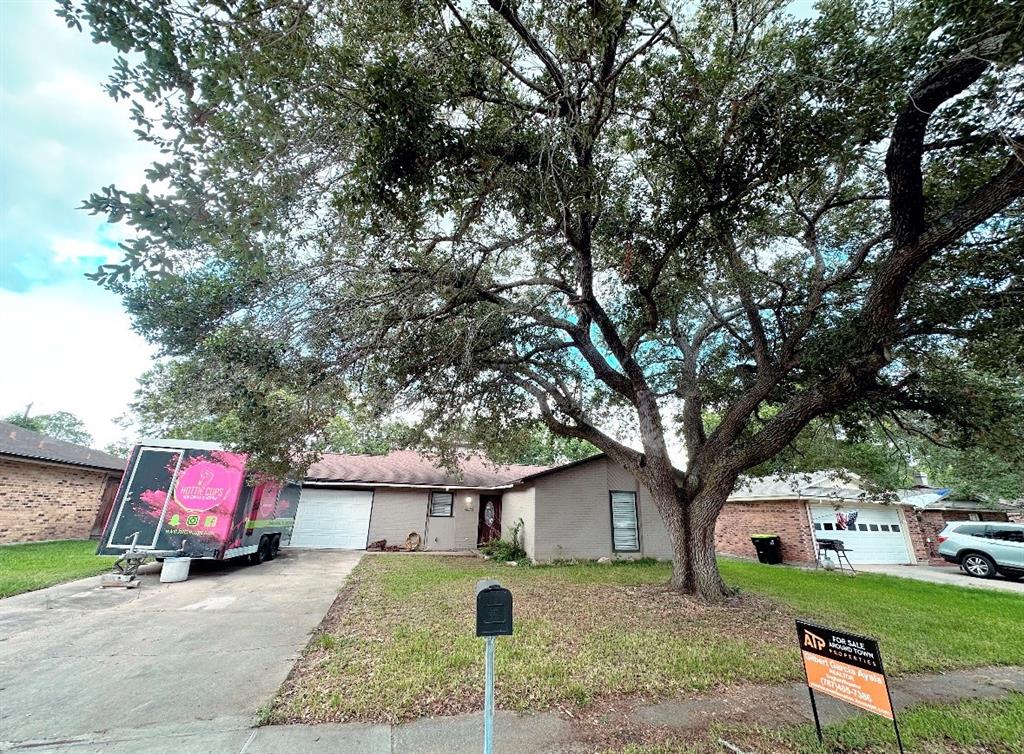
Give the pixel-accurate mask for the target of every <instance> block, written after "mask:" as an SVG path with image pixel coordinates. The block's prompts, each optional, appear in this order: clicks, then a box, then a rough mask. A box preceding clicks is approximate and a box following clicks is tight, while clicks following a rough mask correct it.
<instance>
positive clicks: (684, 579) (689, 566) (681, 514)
mask: <svg viewBox="0 0 1024 754" xmlns="http://www.w3.org/2000/svg"><path fill="white" fill-rule="evenodd" d="M727 496H728V492H724V493H722V492H718V493H717V494H711V493H710V492H705V493H701V494H698V495H697V496H696V497H694V498H692V499H687V498H686V496H685V494H684V493H683V492H682V491H681V490H677V491H676V494H675V496H674V499H672V500H671V501H658V500H657V498H656V502H657V503H658V510H659V511H661V512H662V518H663V519H664V521H665V526H666V528H667V529H668V535H669V540H670V541H671V542H672V580H671V582H670V583H671V585H672V586H673V587H675V588H676V589H678V590H680V591H681V592H684V593H686V594H692V595H694V596H695V597H697V598H699V599H701V600H703V601H705V602H719V601H721V600H723V599H724V598H726V597H729V596H732V594H733V593H734V592H733V590H731V589H730V588H729V587H727V586H726V585H725V582H724V581H722V577H721V574H719V572H718V561H717V560H716V559H715V522H716V521H717V520H718V513H719V511H720V510H721V509H722V505H723V504H724V503H725V499H726V497H727ZM665 502H671V505H665V504H664V503H665ZM666 513H667V514H668V515H667V516H666Z"/></svg>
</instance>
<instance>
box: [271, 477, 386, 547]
mask: <svg viewBox="0 0 1024 754" xmlns="http://www.w3.org/2000/svg"><path fill="white" fill-rule="evenodd" d="M372 506H373V493H372V492H368V491H364V490H325V489H317V488H315V487H303V488H302V496H301V497H300V498H299V507H298V509H297V510H296V511H295V528H294V529H292V541H291V545H290V546H291V547H317V548H330V549H337V550H362V549H363V548H365V547H366V537H367V535H368V534H369V531H370V508H371V507H372Z"/></svg>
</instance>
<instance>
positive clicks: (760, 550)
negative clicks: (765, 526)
mask: <svg viewBox="0 0 1024 754" xmlns="http://www.w3.org/2000/svg"><path fill="white" fill-rule="evenodd" d="M750 541H751V542H753V543H754V549H755V550H757V559H758V560H759V561H760V562H762V563H768V564H770V565H775V564H778V563H781V562H782V541H781V540H780V539H779V535H778V534H755V535H754V536H752V537H751V538H750Z"/></svg>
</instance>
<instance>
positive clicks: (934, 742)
mask: <svg viewBox="0 0 1024 754" xmlns="http://www.w3.org/2000/svg"><path fill="white" fill-rule="evenodd" d="M899 724H900V736H901V738H902V739H903V747H904V750H905V751H906V752H907V754H982V752H984V754H1024V735H1022V731H1024V694H1010V695H1009V696H1007V697H1006V698H1005V699H999V700H985V701H966V702H961V703H959V704H952V705H920V706H916V707H912V708H910V709H908V710H906V711H904V712H902V713H900V715H899ZM823 734H824V739H825V744H824V746H823V745H821V744H819V743H818V738H817V735H816V734H815V732H814V726H813V725H801V726H799V727H796V728H784V729H781V730H763V729H755V730H750V729H742V728H737V727H730V726H719V727H717V728H716V729H714V730H712V731H711V732H710V733H709V734H708V735H707V737H706V738H705V739H704V740H702V741H693V740H689V741H687V740H679V741H673V740H671V739H668V740H665V741H662V742H660V743H656V744H651V745H630V746H627V747H625V748H623V749H615V750H610V751H608V752H607V753H606V754H726V753H727V752H730V750H729V749H728V748H727V747H725V746H723V745H722V744H721V743H720V741H727V742H728V743H730V744H732V745H733V746H736V747H737V748H739V749H740V750H741V751H744V752H750V753H751V754H753V752H761V753H762V754H767V752H771V753H772V754H896V752H898V748H897V746H896V736H895V735H894V734H893V728H892V724H891V723H890V722H889V721H888V720H884V719H883V718H880V717H876V716H874V715H864V716H858V717H854V718H851V719H849V720H846V721H844V722H842V723H837V724H835V725H827V726H825V727H824V729H823Z"/></svg>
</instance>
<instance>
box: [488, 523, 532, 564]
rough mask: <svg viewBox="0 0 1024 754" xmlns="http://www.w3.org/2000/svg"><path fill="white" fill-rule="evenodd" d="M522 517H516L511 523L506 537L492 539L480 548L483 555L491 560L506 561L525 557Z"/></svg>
mask: <svg viewBox="0 0 1024 754" xmlns="http://www.w3.org/2000/svg"><path fill="white" fill-rule="evenodd" d="M522 540H523V519H521V518H520V519H518V520H517V521H516V522H515V523H514V524H513V525H512V531H511V532H509V535H508V539H505V538H504V537H503V538H502V539H492V540H491V541H490V542H488V543H487V544H485V545H483V546H482V547H481V548H480V552H481V553H482V554H483V555H487V556H488V557H490V558H491V559H492V560H497V561H501V562H507V561H510V560H523V559H524V558H526V550H524V549H523V543H522Z"/></svg>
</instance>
